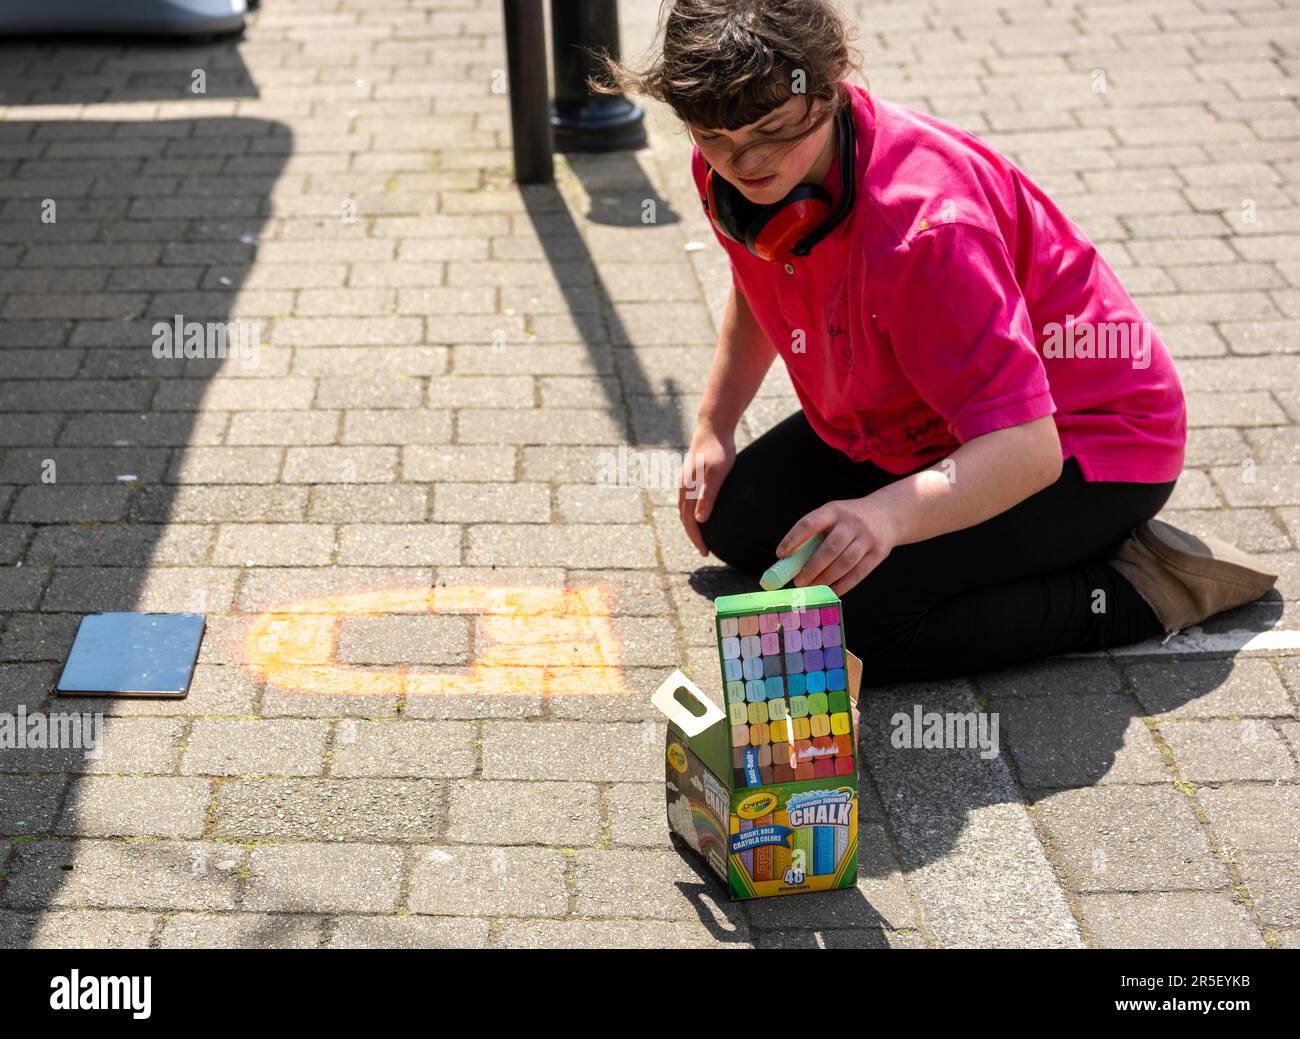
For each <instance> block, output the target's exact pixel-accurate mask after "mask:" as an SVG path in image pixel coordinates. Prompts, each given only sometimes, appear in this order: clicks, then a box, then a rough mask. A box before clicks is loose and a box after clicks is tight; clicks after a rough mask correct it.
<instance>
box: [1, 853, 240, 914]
mask: <svg viewBox="0 0 1300 1039" xmlns="http://www.w3.org/2000/svg"><path fill="white" fill-rule="evenodd" d="M243 862H244V851H243V849H242V848H238V847H232V846H231V845H228V844H213V843H204V842H200V841H169V840H143V841H119V840H107V841H99V840H89V839H83V840H78V841H75V842H74V841H66V840H49V841H38V842H36V843H35V844H27V845H24V846H23V847H21V848H19V849H18V851H17V854H16V855H15V856H14V858H13V859H12V860H11V861H10V873H9V880H8V884H7V885H6V887H5V900H6V901H7V902H8V904H9V905H10V906H13V907H15V908H19V909H34V908H39V909H44V908H45V907H47V906H70V907H78V908H81V907H84V908H101V909H153V910H158V911H165V912H175V911H177V910H183V909H192V910H205V911H213V910H229V909H234V908H235V902H236V898H237V891H238V886H239V871H240V869H241V868H242V865H243Z"/></svg>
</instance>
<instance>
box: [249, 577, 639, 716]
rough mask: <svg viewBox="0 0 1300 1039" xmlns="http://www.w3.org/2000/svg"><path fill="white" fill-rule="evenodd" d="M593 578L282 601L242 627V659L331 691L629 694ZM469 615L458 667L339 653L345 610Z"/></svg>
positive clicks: (607, 591) (260, 672)
mask: <svg viewBox="0 0 1300 1039" xmlns="http://www.w3.org/2000/svg"><path fill="white" fill-rule="evenodd" d="M613 595H614V589H611V588H605V587H600V586H594V585H593V586H584V587H580V588H553V587H545V586H524V587H498V586H484V585H478V586H463V587H457V586H452V587H433V588H398V589H388V590H384V591H373V592H359V593H354V594H350V595H331V596H326V597H324V598H321V599H309V600H305V601H302V602H293V603H286V604H282V605H278V606H276V607H275V608H274V609H272V610H270V611H268V612H266V613H263V614H260V615H259V616H258V617H256V618H255V619H254V621H253V623H252V624H251V625H250V626H249V628H248V630H247V632H246V633H245V636H244V646H243V654H244V661H243V662H244V666H245V667H246V668H247V669H248V670H249V671H250V672H251V673H252V674H253V675H254V676H256V677H257V678H259V679H262V680H263V681H266V682H268V683H270V684H272V685H276V686H281V687H283V688H289V689H295V690H297V691H299V692H303V693H316V694H326V695H331V696H339V695H347V696H407V697H410V696H536V695H539V694H540V695H543V696H577V695H600V696H629V695H633V694H634V692H635V690H633V689H631V688H630V687H629V686H628V685H627V683H626V682H625V681H624V677H623V669H622V667H621V660H622V650H623V647H622V644H621V643H620V642H619V640H618V637H617V636H616V635H615V633H614V630H613V625H612V623H611V622H612V618H613V615H612V611H611V608H610V603H611V602H612V601H613ZM404 613H436V614H472V615H475V616H476V617H477V623H476V639H475V645H476V647H477V655H476V656H475V658H474V659H473V661H472V663H471V664H470V666H469V668H468V671H467V672H465V673H459V674H456V673H452V674H448V673H443V672H432V671H420V670H416V669H414V668H407V667H398V668H391V669H382V670H379V669H375V668H366V667H360V666H357V665H352V664H347V663H345V662H342V661H339V660H337V659H336V657H335V655H336V652H337V650H338V639H339V631H340V629H341V627H342V624H343V621H344V620H345V619H346V618H348V617H379V616H387V615H391V614H404Z"/></svg>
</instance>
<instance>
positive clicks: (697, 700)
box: [650, 671, 726, 737]
mask: <svg viewBox="0 0 1300 1039" xmlns="http://www.w3.org/2000/svg"><path fill="white" fill-rule="evenodd" d="M684 701H690V702H692V703H693V705H694V706H695V707H696V708H698V710H699V713H697V711H696V710H695V709H693V708H692V706H688V704H687V703H686V702H684ZM650 702H651V703H652V704H654V705H655V707H657V708H659V711H660V713H661V714H663V715H664V716H665V717H666V718H667V719H668V720H669V721H670V722H672V723H673V724H674V725H676V726H677V727H678V728H679V729H681V730H682V732H684V733H685V734H686V735H687V737H692V736H698V735H699V734H700V733H702V732H703V731H704V730H705V729H707V728H708V727H709V726H710V725H714V724H716V723H717V722H720V721H722V719H723V718H725V717H726V714H725V713H724V712H723V710H722V708H721V707H719V706H718V705H717V704H715V703H714V702H713V701H712V700H710V699H709V698H708V697H707V696H705V695H704V693H703V691H702V690H701V689H700V688H699V686H697V685H696V684H695V683H694V682H692V681H691V680H690V679H689V678H687V677H686V676H685V675H684V674H682V673H681V672H680V671H674V672H673V673H672V674H671V675H669V676H668V677H667V678H666V679H664V681H663V683H662V684H661V685H660V686H659V688H658V689H656V690H655V692H654V695H653V696H652V697H650Z"/></svg>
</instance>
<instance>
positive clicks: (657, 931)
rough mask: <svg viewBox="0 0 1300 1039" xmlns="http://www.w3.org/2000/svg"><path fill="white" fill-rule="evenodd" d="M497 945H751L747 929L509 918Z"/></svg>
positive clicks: (652, 922)
mask: <svg viewBox="0 0 1300 1039" xmlns="http://www.w3.org/2000/svg"><path fill="white" fill-rule="evenodd" d="M495 944H496V945H498V946H500V947H502V948H507V949H612V948H618V949H712V948H719V947H722V948H738V949H739V948H750V947H751V943H750V941H749V938H748V932H747V931H745V930H743V929H736V930H720V931H718V930H714V929H712V928H710V927H709V926H707V925H704V924H691V923H683V922H680V921H670V920H570V921H561V920H505V921H502V923H501V925H500V927H499V928H498V930H497V934H496V940H495Z"/></svg>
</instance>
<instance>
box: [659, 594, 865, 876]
mask: <svg viewBox="0 0 1300 1039" xmlns="http://www.w3.org/2000/svg"><path fill="white" fill-rule="evenodd" d="M715 610H716V616H715V630H716V635H717V640H718V656H719V661H720V663H721V667H722V688H723V690H724V700H725V701H726V703H725V707H719V706H718V705H716V704H714V703H712V701H709V700H708V699H707V697H706V698H704V703H703V704H700V703H695V702H692V701H695V700H697V697H696V696H695V693H697V692H698V690H695V691H694V692H692V691H690V690H687V689H680V688H679V689H671V690H668V693H667V695H668V697H669V698H668V699H665V689H666V687H668V686H669V683H665V687H661V689H660V692H659V693H658V694H656V698H655V702H656V704H657V705H658V706H659V707H660V708H661V710H663V711H664V713H665V714H667V715H668V718H669V724H668V735H667V746H666V754H665V757H666V764H665V785H666V794H667V803H668V825H669V828H670V829H671V830H672V831H673V832H675V833H676V834H678V835H679V836H680V837H681V838H682V839H683V840H684V841H685V842H686V843H687V844H689V845H690V846H691V847H692V848H693V849H694V850H695V851H696V852H697V853H698V854H700V855H701V856H702V857H703V859H704V861H705V862H706V863H707V864H708V866H709V868H710V869H711V870H712V871H713V872H714V873H715V874H716V875H717V876H718V878H719V879H720V880H721V881H722V883H723V884H724V885H726V887H727V890H728V892H729V894H730V896H731V897H732V898H733V899H747V898H762V897H766V896H769V895H785V894H796V893H803V892H808V891H827V890H832V889H835V888H843V887H852V886H853V885H854V884H855V883H856V882H857V848H858V774H857V718H856V711H857V697H858V689H859V687H860V684H861V681H862V662H861V661H860V660H859V659H858V658H857V657H856V656H854V655H853V654H852V653H849V652H847V650H845V649H844V639H843V630H844V629H843V616H842V613H841V611H840V602H839V599H838V598H837V597H836V595H835V593H834V592H832V591H831V589H830V588H829V587H827V586H825V585H815V586H812V587H808V588H789V589H782V590H780V591H776V592H753V593H749V594H745V595H728V596H722V597H720V598H719V599H718V600H717V601H716V603H715ZM828 664H830V665H833V666H829V667H828V666H827V665H828ZM810 665H811V666H810ZM679 677H684V676H679ZM681 684H682V683H680V682H679V683H677V685H678V686H681ZM686 684H687V685H689V682H687V683H686ZM691 688H692V689H693V688H694V687H693V686H692V687H691ZM700 696H703V694H702V693H701V694H700Z"/></svg>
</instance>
